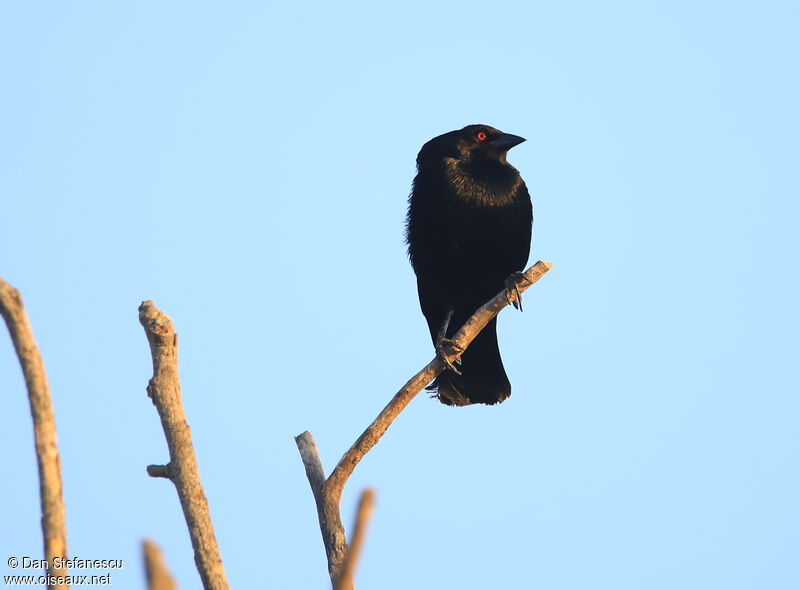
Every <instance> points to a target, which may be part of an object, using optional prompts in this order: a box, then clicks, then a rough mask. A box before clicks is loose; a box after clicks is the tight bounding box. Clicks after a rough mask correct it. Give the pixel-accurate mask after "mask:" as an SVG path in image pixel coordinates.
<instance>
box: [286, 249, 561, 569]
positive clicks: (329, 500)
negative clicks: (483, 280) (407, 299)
mask: <svg viewBox="0 0 800 590" xmlns="http://www.w3.org/2000/svg"><path fill="white" fill-rule="evenodd" d="M552 267H553V264H552V263H551V262H544V261H542V260H540V261H539V262H537V263H536V264H534V265H533V266H531V267H530V268H529V269H528V270H526V271H525V272H524V273H523V277H524V281H523V282H524V284H520V285H519V289H518V290H517V292H516V293H515V292H512V293H509V292H508V290H506V289H503V290H502V291H500V292H499V293H498V294H497V295H495V296H494V297H493V298H492V299H491V300H489V301H488V302H487V303H486V304H485V305H483V306H482V307H480V308H479V309H478V310H477V311H476V312H475V313H474V314H473V315H472V316H471V317H470V318H469V319H468V320H467V322H466V323H465V324H464V325H463V326H462V327H461V329H460V330H459V331H458V332H456V334H455V336H453V341H454V348H456V349H460V350H462V351H463V350H466V348H467V347H468V346H469V344H470V343H471V342H472V341H473V340H474V339H475V337H476V336H477V335H478V334H479V333H480V331H481V330H483V329H484V328H485V327H486V326H487V325H488V324H489V322H491V321H492V320H493V319H494V318H495V317H497V314H498V313H500V311H501V310H502V309H503V308H505V307H506V306H508V305H509V304H511V303H513V302H514V301H516V300H517V298H518V296H519V295H521V294H522V293H523V292H524V291H525V290H526V289H528V287H530V286H531V285H533V284H534V283H535V282H536V281H538V280H539V279H540V278H542V277H543V276H544V274H545V273H546V272H547V271H548V270H550V269H551V268H552ZM444 369H445V365H444V363H443V362H442V360H441V359H439V358H438V357H436V358H434V359H433V360H432V361H431V362H430V363H428V364H427V365H426V366H425V367H424V368H423V369H422V370H420V371H419V372H418V373H417V374H416V375H414V376H413V377H412V378H411V379H409V381H408V382H407V383H406V384H405V385H404V386H403V387H402V389H400V391H398V392H397V393H396V394H395V396H394V397H393V398H392V399H391V401H389V403H388V404H387V405H386V407H385V408H384V409H383V410H381V413H380V414H378V417H377V418H375V420H373V422H372V424H370V425H369V426H368V427H367V429H366V430H365V431H364V432H363V433H362V434H361V436H359V437H358V439H357V440H356V442H355V443H354V444H353V446H352V447H350V449H348V450H347V452H346V453H345V454H344V455H343V456H342V458H341V459H340V460H339V463H338V464H337V465H336V467H335V468H334V470H333V472H332V473H331V474H330V476H329V477H328V479H327V480H324V482H323V483H320V480H321V479H322V478H323V477H324V471H323V470H322V463H321V461H320V460H319V452H318V451H317V448H316V444H315V443H314V438H313V437H312V436H311V434H310V433H308V432H304V433H303V434H301V435H300V436H297V437H296V438H295V442H296V443H297V447H298V449H299V450H300V455H301V458H302V460H303V464H304V465H305V466H306V475H307V476H308V477H309V483H310V484H311V490H312V492H313V493H314V498H315V500H316V504H317V512H318V513H319V523H320V529H321V531H322V540H323V542H324V544H325V554H326V555H327V557H328V573H329V574H330V576H331V580H332V581H334V582H335V581H336V580H337V571H338V570H339V569H340V567H341V565H342V562H343V561H344V558H345V556H346V555H347V544H346V542H345V541H344V539H345V534H344V528H343V527H342V520H341V516H340V510H339V504H340V502H341V499H342V492H343V490H344V486H345V484H346V483H347V480H348V479H349V478H350V475H352V473H353V470H354V469H355V468H356V465H358V463H359V462H360V461H361V459H362V458H363V457H364V455H366V454H367V453H368V452H369V451H370V449H372V447H374V446H375V445H376V444H377V443H378V441H379V440H380V439H381V437H382V436H383V435H384V433H385V432H386V430H387V429H388V428H389V426H390V425H391V424H392V422H394V420H395V418H397V416H399V415H400V412H402V411H403V410H404V409H405V408H406V406H407V405H408V404H409V403H410V402H411V400H412V399H414V397H415V396H416V395H417V394H418V393H419V392H420V391H421V390H422V388H423V387H425V386H426V385H427V384H428V383H430V382H431V381H433V380H434V379H435V378H436V377H437V376H438V375H439V373H441V372H442V371H444ZM311 447H313V451H312V450H311ZM310 464H312V467H311V470H310V468H309V465H310ZM309 473H312V474H313V476H314V479H313V480H312V477H311V475H309Z"/></svg>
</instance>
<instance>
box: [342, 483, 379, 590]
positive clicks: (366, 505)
mask: <svg viewBox="0 0 800 590" xmlns="http://www.w3.org/2000/svg"><path fill="white" fill-rule="evenodd" d="M373 512H375V490H373V489H372V488H367V489H365V490H364V491H363V492H361V499H360V500H359V501H358V513H357V514H356V523H355V525H354V526H353V536H352V538H351V539H350V551H348V552H347V557H345V559H344V563H343V564H342V567H341V570H340V571H339V576H338V578H337V579H336V583H335V584H334V585H333V590H347V589H348V588H352V587H353V579H354V578H355V573H356V568H357V567H358V560H359V559H361V551H362V550H363V549H364V538H365V537H366V536H367V525H368V524H369V521H370V519H371V518H372V514H373Z"/></svg>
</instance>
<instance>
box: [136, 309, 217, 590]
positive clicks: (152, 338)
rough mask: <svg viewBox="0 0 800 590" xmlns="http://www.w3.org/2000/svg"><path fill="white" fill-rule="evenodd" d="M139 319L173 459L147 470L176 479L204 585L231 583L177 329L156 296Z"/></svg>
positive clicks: (152, 389) (150, 389) (152, 394)
mask: <svg viewBox="0 0 800 590" xmlns="http://www.w3.org/2000/svg"><path fill="white" fill-rule="evenodd" d="M139 322H140V323H141V324H142V326H143V327H144V331H145V334H147V341H148V342H149V343H150V352H151V354H152V357H153V378H152V379H151V380H150V383H149V384H148V386H147V394H148V395H149V396H150V398H151V399H152V400H153V404H154V405H155V406H156V409H157V410H158V415H159V417H160V418H161V426H162V427H163V429H164V435H165V436H166V438H167V445H168V446H169V464H168V465H167V466H154V465H151V466H149V467H148V473H149V474H150V475H151V476H152V477H167V478H168V479H169V480H171V481H172V483H174V484H175V489H176V490H177V491H178V497H179V498H180V501H181V507H182V508H183V514H184V517H185V518H186V524H187V526H188V527H189V536H190V537H191V539H192V547H193V548H194V561H195V564H196V565H197V571H198V572H200V578H201V580H202V581H203V587H204V588H205V589H206V590H212V589H213V590H222V589H227V588H228V581H227V579H226V577H225V569H224V568H223V566H222V558H221V557H220V553H219V547H218V546H217V539H216V537H215V536H214V526H213V524H212V523H211V514H210V512H209V509H208V500H206V495H205V492H204V491H203V485H202V484H201V483H200V472H199V470H198V468H197V458H196V457H195V454H194V447H193V446H192V434H191V431H190V430H189V425H188V424H187V423H186V414H185V413H184V411H183V403H182V401H181V389H180V383H179V381H178V335H177V334H176V333H175V330H174V328H173V326H172V320H171V319H169V318H168V317H167V316H166V315H165V314H163V313H161V311H159V310H158V308H157V307H156V306H155V305H154V304H153V302H152V301H144V302H143V303H142V305H140V306H139Z"/></svg>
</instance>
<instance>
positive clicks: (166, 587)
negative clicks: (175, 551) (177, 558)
mask: <svg viewBox="0 0 800 590" xmlns="http://www.w3.org/2000/svg"><path fill="white" fill-rule="evenodd" d="M142 553H143V554H144V573H145V576H146V577H147V588H148V590H174V589H175V588H176V587H177V586H178V585H177V584H176V583H175V579H174V578H173V577H172V574H170V573H169V568H168V567H167V564H166V562H165V561H164V554H163V553H162V552H161V548H160V547H159V546H158V545H156V544H155V543H154V542H153V541H150V540H148V539H145V540H144V541H142Z"/></svg>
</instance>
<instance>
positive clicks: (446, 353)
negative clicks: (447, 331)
mask: <svg viewBox="0 0 800 590" xmlns="http://www.w3.org/2000/svg"><path fill="white" fill-rule="evenodd" d="M462 354H464V349H463V348H461V347H460V346H459V345H458V344H456V341H455V340H453V339H452V338H439V340H438V341H437V342H436V356H438V357H439V359H440V360H441V361H442V362H443V363H444V364H445V366H446V367H447V368H448V369H450V370H451V371H453V373H455V374H456V375H461V371H460V370H459V369H458V367H460V366H461V355H462Z"/></svg>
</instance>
